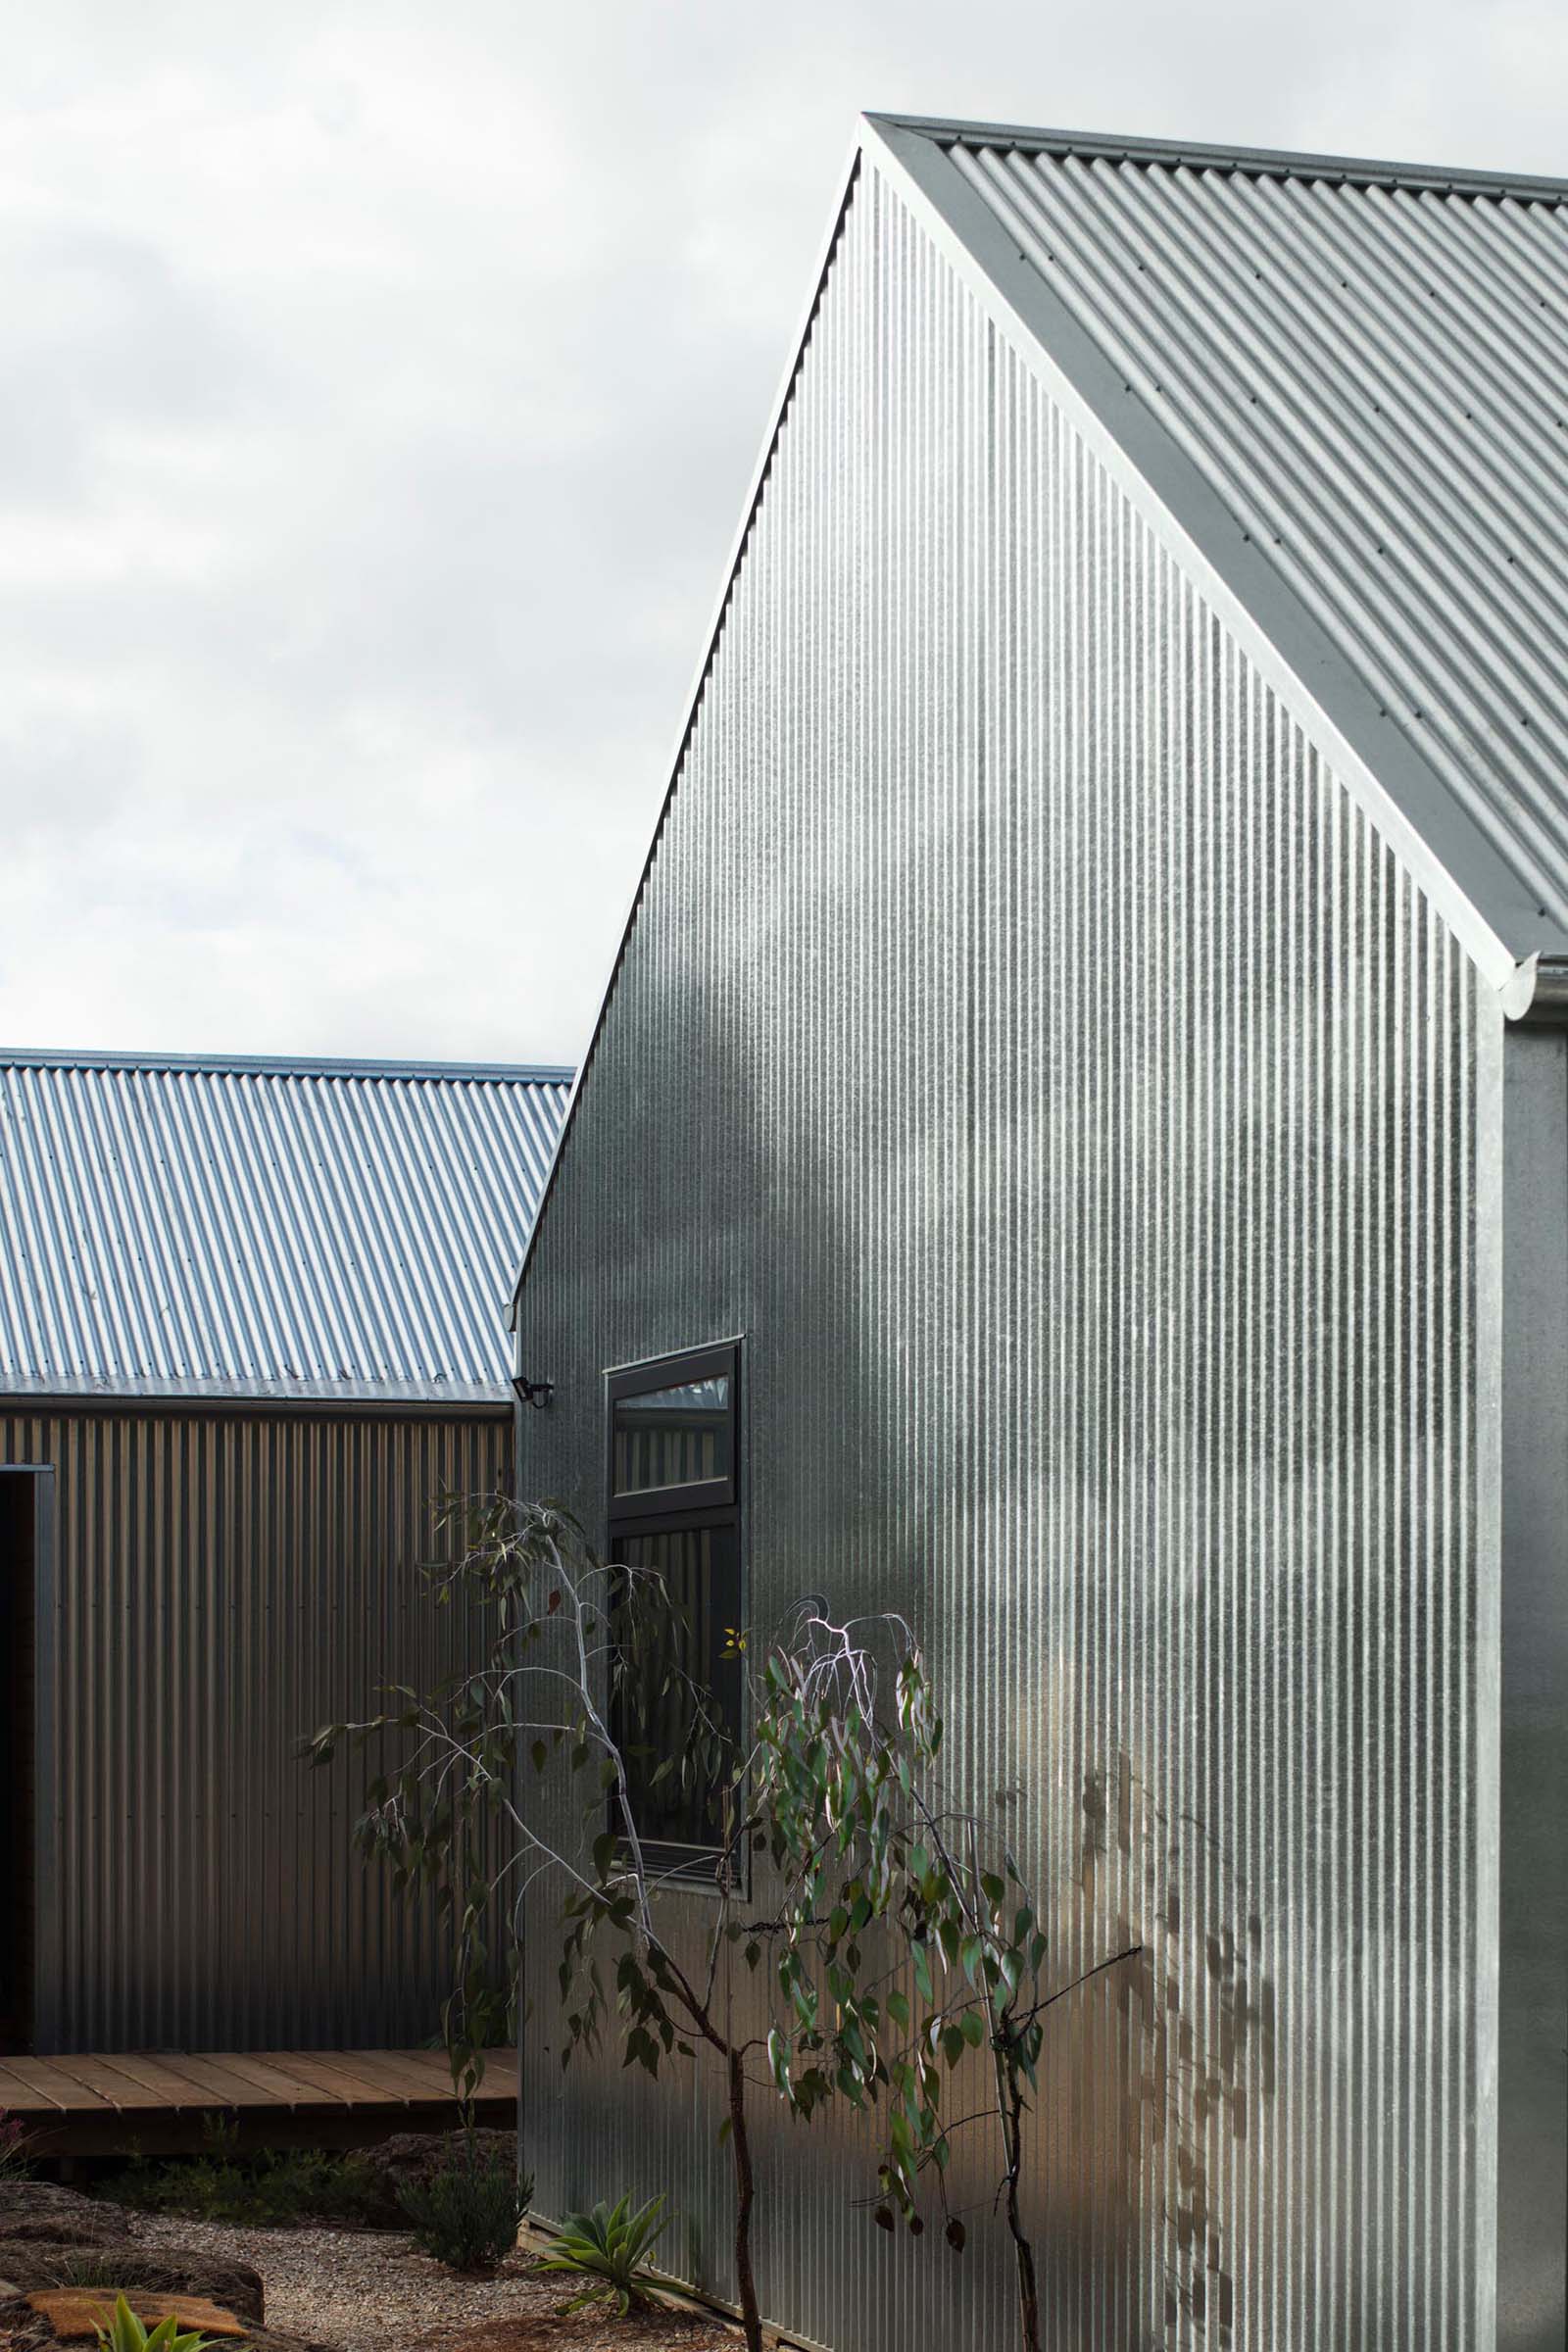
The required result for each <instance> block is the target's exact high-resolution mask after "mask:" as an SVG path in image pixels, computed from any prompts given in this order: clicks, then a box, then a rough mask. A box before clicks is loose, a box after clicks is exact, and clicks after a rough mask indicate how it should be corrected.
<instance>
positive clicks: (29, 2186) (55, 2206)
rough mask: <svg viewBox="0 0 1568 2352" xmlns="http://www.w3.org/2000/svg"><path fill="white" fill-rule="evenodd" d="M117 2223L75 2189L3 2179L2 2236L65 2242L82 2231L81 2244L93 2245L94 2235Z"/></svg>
mask: <svg viewBox="0 0 1568 2352" xmlns="http://www.w3.org/2000/svg"><path fill="white" fill-rule="evenodd" d="M116 2227H117V2226H116V2224H115V2223H114V2221H113V2219H112V2218H111V2219H110V2220H109V2221H108V2222H105V2219H104V2209H103V2207H102V2206H101V2205H95V2204H94V2203H93V2201H92V2199H91V2197H84V2196H82V2195H81V2194H80V2192H79V2191H78V2190H76V2189H74V2188H60V2187H57V2186H56V2184H55V2182H54V2181H53V2180H0V2237H5V2238H18V2239H20V2238H27V2237H40V2238H50V2237H53V2238H55V2239H56V2240H62V2241H63V2240H64V2239H65V2238H67V2237H69V2236H70V2235H71V2234H72V2232H73V2231H79V2232H80V2234H79V2235H78V2236H77V2238H76V2242H77V2244H78V2245H87V2244H90V2243H91V2242H92V2236H93V2232H94V2230H96V2229H101V2228H107V2229H110V2230H111V2232H112V2233H113V2232H114V2231H115V2230H116Z"/></svg>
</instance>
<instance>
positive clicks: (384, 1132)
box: [0, 1051, 571, 1403]
mask: <svg viewBox="0 0 1568 2352" xmlns="http://www.w3.org/2000/svg"><path fill="white" fill-rule="evenodd" d="M570 1077H571V1073H570V1071H569V1070H564V1069H556V1068H549V1069H539V1068H512V1067H504V1066H493V1065H486V1066H480V1067H471V1068H470V1067H462V1066H456V1065H453V1066H447V1065H442V1064H425V1063H403V1062H384V1063H383V1062H362V1061H274V1060H270V1059H268V1060H262V1059H253V1058H235V1059H231V1060H222V1059H215V1058H210V1057H208V1056H205V1055H179V1054H53V1053H43V1052H28V1053H9V1054H8V1053H5V1052H4V1051H0V1394H5V1395H12V1396H18V1395H20V1396H36V1395H49V1396H76V1395H91V1396H103V1397H149V1398H158V1397H165V1398H167V1397H213V1398H221V1397H273V1398H282V1397H290V1398H309V1399H320V1400H323V1401H332V1400H334V1399H336V1400H357V1401H362V1402H385V1403H403V1402H408V1403H415V1402H431V1401H447V1402H452V1403H471V1402H481V1401H483V1402H490V1401H494V1400H496V1399H504V1398H505V1397H506V1396H507V1393H508V1392H507V1378H508V1372H509V1368H510V1357H509V1350H508V1344H507V1335H506V1306H507V1299H508V1298H509V1295H510V1293H511V1290H512V1285H513V1279H514V1276H515V1271H516V1266H517V1262H518V1259H519V1257H520V1255H521V1253H522V1249H523V1245H524V1243H525V1241H526V1239H527V1235H528V1231H529V1228H530V1225H531V1223H532V1219H533V1215H534V1211H535V1209H536V1207H537V1205H538V1201H539V1194H540V1188H541V1185H542V1183H543V1180H544V1174H545V1170H546V1168H547V1166H548V1164H549V1161H550V1155H551V1152H552V1149H553V1147H554V1143H555V1138H556V1132H557V1129H558V1127H559V1125H560V1122H561V1116H562V1112H563V1110H564V1106H565V1102H566V1096H567V1091H568V1086H569V1081H570Z"/></svg>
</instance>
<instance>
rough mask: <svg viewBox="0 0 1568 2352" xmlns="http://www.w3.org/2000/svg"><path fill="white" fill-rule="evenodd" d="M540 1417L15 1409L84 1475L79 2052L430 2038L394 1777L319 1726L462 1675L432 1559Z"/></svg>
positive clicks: (59, 1492) (11, 1425)
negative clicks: (410, 1688)
mask: <svg viewBox="0 0 1568 2352" xmlns="http://www.w3.org/2000/svg"><path fill="white" fill-rule="evenodd" d="M510 1449H511V1430H510V1425H509V1424H508V1423H507V1422H506V1421H505V1420H500V1419H495V1418H490V1419H483V1420H480V1419H475V1420H468V1421H438V1420H431V1419H424V1420H419V1419H415V1418H413V1417H409V1418H405V1419H397V1420H393V1419H381V1418H369V1417H367V1418H363V1419H349V1418H340V1419H328V1418H324V1417H317V1418H305V1417H301V1418H293V1417H290V1416H286V1415H282V1414H275V1413H274V1414H253V1415H247V1414H240V1413H233V1414H226V1415H209V1416H202V1415H198V1414H184V1415H170V1416H155V1415H151V1414H140V1415H138V1414H130V1413H109V1412H93V1413H82V1414H78V1415H72V1416H67V1415H57V1414H51V1413H49V1412H47V1411H31V1410H24V1411H19V1410H17V1409H15V1408H14V1407H11V1408H7V1407H5V1406H4V1405H3V1404H0V1460H3V1461H7V1462H12V1463H21V1462H31V1463H49V1464H52V1465H53V1467H54V1469H55V1472H56V1514H57V1515H56V1544H57V1552H56V1604H57V1621H56V1672H55V1678H54V1689H53V1691H51V1692H48V1693H45V1694H44V1703H45V1705H46V1707H47V1708H48V1710H49V1713H50V1714H51V1716H52V1721H53V1726H54V1730H53V1738H52V1740H51V1748H52V1777H53V1787H52V1789H49V1788H47V1787H46V1788H45V1789H41V1790H40V1799H41V1801H43V1802H45V1803H47V1804H50V1805H51V1806H52V1809H53V1820H54V1835H53V1839H52V1849H53V1852H54V1855H55V1858H56V1871H55V1877H54V1884H53V1885H50V1886H44V1887H40V1889H39V1903H40V1912H41V1914H42V1918H41V1921H40V1927H41V1931H42V1936H43V1983H42V1985H41V1986H40V1993H41V1996H42V1999H43V2002H44V2003H45V2004H46V2008H45V2017H46V2020H47V2023H46V2025H45V2030H44V2031H43V2032H41V2033H40V2035H39V2046H40V2047H42V2048H53V2049H73V2050H92V2049H111V2050H116V2049H143V2048H159V2047H163V2048H184V2049H268V2048H327V2047H331V2046H334V2045H335V2046H338V2047H342V2048H353V2047H355V2046H363V2047H369V2046H373V2045H376V2044H385V2045H390V2046H398V2045H405V2046H406V2045H411V2044H417V2043H419V2042H423V2041H425V2040H427V2039H428V2038H429V2037H430V2035H431V2034H433V2033H434V2032H435V2031H436V2030H437V2024H438V2020H437V2014H436V2012H437V2007H438V2004H439V2001H440V1999H441V1997H442V1995H443V1993H444V1992H445V1991H446V1989H447V1987H448V1984H449V1974H448V1972H447V1970H446V1967H445V1963H444V1950H443V1943H442V1939H441V1938H440V1936H438V1935H437V1932H436V1930H435V1927H434V1924H433V1921H432V1920H431V1918H430V1916H429V1915H428V1913H427V1912H424V1911H420V1912H417V1913H415V1914H412V1915H411V1914H410V1913H409V1912H408V1911H407V1909H406V1908H405V1907H402V1906H399V1905H397V1904H395V1903H394V1902H393V1900H392V1898H391V1896H390V1894H389V1892H388V1889H387V1884H386V1880H385V1876H384V1874H383V1873H382V1872H381V1871H379V1870H376V1871H375V1872H373V1873H372V1872H368V1871H367V1869H366V1868H365V1866H364V1864H363V1863H362V1862H361V1860H360V1858H359V1856H358V1855H357V1853H356V1852H355V1851H354V1850H353V1848H352V1845H351V1831H352V1826H353V1822H354V1819H355V1816H356V1814H357V1812H358V1811H359V1810H360V1802H361V1790H362V1789H363V1785H364V1779H365V1777H366V1768H365V1767H364V1766H363V1765H360V1766H355V1765H351V1764H349V1763H347V1762H345V1763H342V1764H339V1765H335V1766H333V1767H331V1768H329V1769H327V1770H324V1771H318V1772H313V1771H311V1770H309V1769H308V1768H307V1767H306V1766H304V1765H302V1764H301V1763H300V1762H299V1761H298V1760H297V1758H296V1756H295V1753H294V1749H295V1742H296V1741H297V1740H298V1739H299V1738H300V1736H301V1735H302V1734H303V1733H307V1732H310V1731H313V1730H314V1729H315V1728H316V1727H317V1726H318V1725H319V1724H320V1723H322V1722H324V1721H327V1720H330V1719H333V1718H336V1717H339V1716H341V1715H343V1714H346V1713H352V1714H366V1713H371V1712H373V1711H374V1709H375V1707H376V1705H377V1703H378V1699H377V1693H378V1691H379V1690H380V1687H381V1686H382V1685H384V1684H385V1683H387V1682H390V1681H408V1682H413V1683H417V1684H420V1685H422V1686H424V1687H428V1686H429V1685H430V1684H431V1683H432V1682H434V1681H436V1680H438V1679H439V1678H440V1677H442V1676H443V1675H445V1674H447V1673H448V1672H450V1671H451V1670H452V1669H453V1667H454V1666H455V1665H456V1664H458V1663H459V1661H460V1657H461V1645H462V1642H463V1641H464V1639H465V1636H464V1629H463V1626H462V1624H461V1622H460V1621H459V1620H457V1619H456V1618H448V1617H447V1615H446V1614H445V1613H444V1612H439V1613H438V1612H436V1611H434V1610H433V1609H432V1608H431V1606H430V1603H429V1600H428V1597H427V1595H426V1594H425V1592H424V1590H423V1587H422V1580H421V1579H420V1576H419V1568H420V1565H421V1564H422V1563H424V1562H427V1561H429V1560H430V1559H431V1558H432V1557H433V1556H434V1555H435V1551H436V1544H435V1539H434V1530H433V1516H432V1513H433V1506H434V1504H435V1502H436V1499H437V1498H438V1496H439V1495H441V1494H442V1493H443V1492H451V1491H462V1492H464V1493H479V1492H491V1491H494V1490H495V1489H496V1487H497V1486H498V1485H499V1484H501V1483H502V1482H503V1481H504V1480H508V1479H509V1478H510V1463H509V1459H508V1456H509V1453H510Z"/></svg>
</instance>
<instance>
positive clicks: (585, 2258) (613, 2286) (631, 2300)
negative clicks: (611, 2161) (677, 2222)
mask: <svg viewBox="0 0 1568 2352" xmlns="http://www.w3.org/2000/svg"><path fill="white" fill-rule="evenodd" d="M668 2221H669V2217H668V2215H667V2214H666V2213H665V2211H664V2200H663V2198H662V2197H650V2198H649V2200H648V2203H647V2204H646V2205H644V2206H643V2207H642V2208H641V2210H640V2211H639V2212H637V2213H633V2212H632V2210H631V2198H630V2196H629V2195H628V2196H624V2197H622V2198H621V2200H620V2202H619V2204H618V2205H614V2206H610V2205H603V2204H601V2205H596V2206H595V2207H594V2209H593V2211H592V2213H568V2214H567V2216H566V2218H565V2220H564V2222H563V2223H562V2225H561V2234H560V2236H559V2237H558V2238H557V2239H556V2242H555V2244H554V2245H553V2246H552V2248H551V2250H550V2252H549V2253H548V2254H547V2255H546V2256H545V2258H544V2260H543V2261H542V2262H541V2263H540V2265H539V2268H540V2269H541V2270H542V2271H566V2272H569V2273H571V2275H572V2276H573V2277H575V2278H586V2279H587V2280H588V2284H587V2285H586V2286H585V2287H583V2289H582V2291H581V2293H580V2294H575V2295H573V2296H572V2298H571V2301H570V2302H569V2303H568V2304H566V2306H565V2309H566V2310H567V2311H581V2309H582V2308H583V2306H584V2304H586V2303H607V2302H609V2303H613V2304H614V2305H615V2307H616V2309H617V2310H618V2311H619V2313H620V2315H621V2317H622V2319H624V2318H625V2316H626V2314H627V2312H629V2311H644V2310H646V2309H647V2308H648V2306H649V2305H650V2304H651V2303H652V2301H653V2296H652V2294H651V2293H650V2291H649V2290H650V2288H651V2287H652V2285H653V2283H654V2282H653V2278H652V2275H651V2274H650V2273H649V2271H648V2270H647V2269H646V2268H645V2265H646V2262H647V2258H648V2256H649V2255H650V2254H651V2253H652V2252H653V2250H654V2247H655V2246H656V2245H657V2244H658V2243H659V2240H660V2239H661V2238H662V2236H663V2234H664V2230H665V2229H666V2228H667V2227H668Z"/></svg>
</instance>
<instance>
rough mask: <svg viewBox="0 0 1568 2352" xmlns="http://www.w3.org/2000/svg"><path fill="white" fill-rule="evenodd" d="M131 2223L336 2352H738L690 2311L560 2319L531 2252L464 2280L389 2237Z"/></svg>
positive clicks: (160, 2218) (726, 2335) (172, 2219)
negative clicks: (240, 2278)
mask: <svg viewBox="0 0 1568 2352" xmlns="http://www.w3.org/2000/svg"><path fill="white" fill-rule="evenodd" d="M125 2220H126V2224H127V2228H128V2229H129V2230H130V2232H131V2233H132V2234H133V2235H134V2236H135V2237H137V2238H139V2239H140V2240H141V2241H142V2243H143V2244H145V2245H149V2246H159V2245H162V2246H175V2245H178V2246H188V2247H189V2248H190V2249H191V2251H192V2252H193V2253H201V2254H210V2255H213V2256H215V2257H219V2258H221V2259H224V2260H229V2261H233V2260H238V2261H240V2262H248V2263H251V2264H252V2265H254V2267H255V2268H256V2269H257V2270H258V2271H260V2272H261V2274H262V2278H263V2279H264V2280H265V2281H266V2286H267V2324H268V2326H269V2327H275V2328H277V2329H278V2330H279V2331H280V2332H281V2333H284V2334H287V2335H302V2336H306V2337H309V2338H310V2339H311V2340H313V2341H314V2342H317V2343H320V2344H327V2345H330V2346H331V2347H332V2352H392V2348H393V2347H404V2346H407V2347H408V2352H735V2344H736V2340H737V2339H736V2335H735V2332H734V2330H733V2329H731V2328H728V2327H725V2326H724V2325H723V2324H722V2323H721V2322H719V2321H717V2320H710V2319H704V2318H700V2317H698V2316H696V2315H694V2314H691V2313H686V2312H678V2313H677V2312H665V2313H660V2314H657V2315H651V2316H649V2317H645V2318H643V2319H641V2320H621V2319H618V2318H615V2317H614V2316H613V2315H609V2316H606V2315H603V2314H600V2313H596V2312H579V2313H576V2314H574V2315H573V2317H571V2318H570V2319H562V2318H560V2317H559V2316H558V2314H559V2312H560V2308H561V2305H562V2304H563V2303H564V2301H565V2300H566V2298H567V2296H568V2295H569V2293H570V2292H571V2288H570V2284H569V2282H568V2281H566V2280H564V2279H560V2278H538V2277H536V2276H531V2275H530V2274H531V2273H532V2271H533V2258H532V2257H531V2256H530V2255H528V2254H514V2255H511V2256H509V2258H508V2260H507V2261H506V2262H505V2263H504V2264H503V2266H502V2268H501V2270H500V2271H499V2272H498V2273H497V2274H496V2276H495V2277H494V2278H458V2277H455V2276H454V2274H453V2273H452V2272H451V2271H446V2270H443V2269H442V2267H441V2265H440V2264H439V2263H438V2262H432V2261H431V2260H430V2258H429V2256H428V2255H425V2254H421V2253H419V2252H418V2251H417V2248H416V2247H415V2246H414V2245H413V2243H412V2242H411V2240H410V2239H408V2238H407V2237H402V2236H399V2235H397V2234H396V2233H394V2232H390V2231H387V2230H381V2229H239V2228H236V2227H234V2226H233V2225H232V2224H230V2223H226V2222H195V2221H185V2220H182V2219H181V2218H180V2216H179V2215H178V2214H144V2213H127V2214H126V2216H125Z"/></svg>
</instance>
